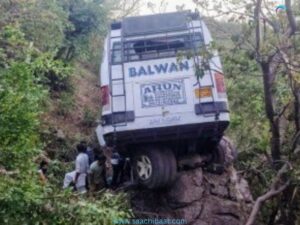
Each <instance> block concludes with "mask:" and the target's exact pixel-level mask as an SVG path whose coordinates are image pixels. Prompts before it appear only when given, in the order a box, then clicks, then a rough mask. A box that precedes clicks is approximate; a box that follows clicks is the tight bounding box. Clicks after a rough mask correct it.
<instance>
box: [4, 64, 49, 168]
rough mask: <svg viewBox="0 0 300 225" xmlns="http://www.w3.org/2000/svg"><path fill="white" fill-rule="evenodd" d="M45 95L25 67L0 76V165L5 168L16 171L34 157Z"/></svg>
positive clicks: (14, 66) (27, 67)
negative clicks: (41, 105) (37, 130)
mask: <svg viewBox="0 0 300 225" xmlns="http://www.w3.org/2000/svg"><path fill="white" fill-rule="evenodd" d="M45 94H46V93H45V91H44V90H43V88H42V86H41V85H38V84H37V83H36V79H35V77H34V76H33V74H32V68H30V66H28V65H27V64H25V63H15V64H13V65H12V67H11V68H10V69H8V70H6V71H4V72H2V73H0V124H1V129H0V142H1V146H0V149H1V158H0V164H1V165H3V166H4V167H5V168H9V169H17V168H19V166H20V165H19V164H20V163H21V162H22V164H23V163H26V162H27V163H28V162H29V161H30V159H31V158H32V156H33V155H34V154H35V150H34V149H35V148H36V146H37V144H38V135H37V133H36V128H37V127H38V125H39V120H38V116H39V114H40V112H41V108H40V106H39V104H40V102H41V100H42V99H43V98H44V97H45Z"/></svg>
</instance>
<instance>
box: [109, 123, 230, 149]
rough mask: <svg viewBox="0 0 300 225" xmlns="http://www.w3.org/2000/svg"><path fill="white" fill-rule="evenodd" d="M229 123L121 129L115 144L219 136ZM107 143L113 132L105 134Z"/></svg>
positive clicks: (110, 139)
mask: <svg viewBox="0 0 300 225" xmlns="http://www.w3.org/2000/svg"><path fill="white" fill-rule="evenodd" d="M228 125H229V121H218V122H209V123H202V124H188V125H179V126H169V127H160V128H150V129H149V128H148V129H147V128H145V129H139V130H132V131H121V132H118V133H117V144H121V145H127V144H139V143H150V142H153V143H154V142H155V143H157V142H167V141H179V140H191V139H202V140H209V139H212V138H216V139H218V138H221V137H222V135H223V132H224V131H225V130H226V128H227V127H228ZM104 137H105V139H106V140H107V144H108V145H112V144H113V143H112V142H113V134H112V133H109V134H106V135H105V136H104Z"/></svg>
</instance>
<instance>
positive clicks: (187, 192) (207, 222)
mask: <svg viewBox="0 0 300 225" xmlns="http://www.w3.org/2000/svg"><path fill="white" fill-rule="evenodd" d="M130 196H131V203H132V206H133V209H134V212H135V214H136V217H138V218H151V219H154V218H161V219H166V218H169V219H185V220H186V224H189V225H229V224H230V225H242V224H245V220H246V219H247V217H248V215H249V213H250V210H251V206H252V205H251V202H252V196H251V193H250V191H249V187H248V184H247V182H246V181H245V180H244V179H242V178H240V177H238V176H237V173H236V171H235V170H234V168H233V167H230V168H228V169H227V170H226V171H225V172H224V173H223V174H222V175H216V174H211V173H208V172H205V171H203V170H202V169H201V168H197V169H194V170H189V171H182V172H180V173H179V174H178V177H177V179H176V181H175V183H174V184H173V185H172V187H171V188H169V189H165V190H143V189H140V190H137V191H136V190H135V191H131V192H130Z"/></svg>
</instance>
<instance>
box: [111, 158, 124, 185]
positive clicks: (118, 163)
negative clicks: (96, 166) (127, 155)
mask: <svg viewBox="0 0 300 225" xmlns="http://www.w3.org/2000/svg"><path fill="white" fill-rule="evenodd" d="M110 162H111V165H112V167H113V178H112V183H111V186H112V188H116V187H117V186H118V185H119V184H120V183H121V182H122V181H123V167H124V159H123V158H122V157H121V156H120V154H119V153H118V152H114V153H113V154H112V157H111V161H110Z"/></svg>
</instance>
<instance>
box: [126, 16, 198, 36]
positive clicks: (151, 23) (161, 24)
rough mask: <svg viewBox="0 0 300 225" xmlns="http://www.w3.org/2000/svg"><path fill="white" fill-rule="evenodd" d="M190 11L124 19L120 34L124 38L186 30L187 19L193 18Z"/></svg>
mask: <svg viewBox="0 0 300 225" xmlns="http://www.w3.org/2000/svg"><path fill="white" fill-rule="evenodd" d="M195 16H196V14H195V13H192V12H191V11H190V10H185V11H181V12H172V13H163V14H154V15H146V16H134V17H127V18H124V20H123V22H122V32H123V35H124V36H125V37H126V36H137V35H147V34H154V33H160V32H169V31H180V30H186V29H187V28H188V27H187V20H188V17H190V18H193V19H194V18H195Z"/></svg>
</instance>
